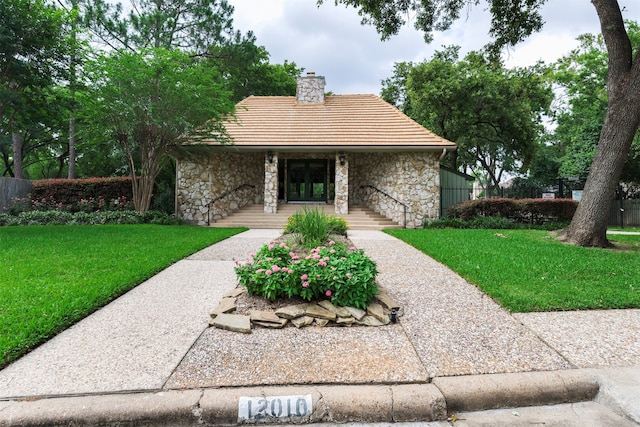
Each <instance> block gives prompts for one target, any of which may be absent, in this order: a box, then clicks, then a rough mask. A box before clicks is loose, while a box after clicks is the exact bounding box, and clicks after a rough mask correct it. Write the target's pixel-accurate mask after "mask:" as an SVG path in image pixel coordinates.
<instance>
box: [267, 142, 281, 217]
mask: <svg viewBox="0 0 640 427" xmlns="http://www.w3.org/2000/svg"><path fill="white" fill-rule="evenodd" d="M271 155H272V156H273V157H272V159H271V161H269V154H266V155H265V157H264V212H265V213H276V212H278V154H277V153H274V154H271Z"/></svg>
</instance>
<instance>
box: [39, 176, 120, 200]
mask: <svg viewBox="0 0 640 427" xmlns="http://www.w3.org/2000/svg"><path fill="white" fill-rule="evenodd" d="M122 196H124V197H125V198H126V199H128V200H131V198H132V186H131V177H126V176H123V177H108V178H80V179H41V180H36V181H33V185H32V188H31V199H32V200H43V199H44V200H53V199H55V201H56V202H57V203H62V204H63V205H65V206H67V205H74V204H78V203H80V202H81V201H82V200H85V201H88V200H92V202H95V203H98V201H99V200H100V199H102V200H103V202H104V201H112V200H116V199H120V198H121V197H122Z"/></svg>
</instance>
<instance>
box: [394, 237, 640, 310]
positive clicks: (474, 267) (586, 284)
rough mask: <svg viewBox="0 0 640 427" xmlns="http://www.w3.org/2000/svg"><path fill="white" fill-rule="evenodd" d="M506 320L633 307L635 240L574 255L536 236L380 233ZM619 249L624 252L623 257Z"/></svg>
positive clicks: (639, 269)
mask: <svg viewBox="0 0 640 427" xmlns="http://www.w3.org/2000/svg"><path fill="white" fill-rule="evenodd" d="M387 233H389V234H391V235H393V236H396V237H398V238H400V239H402V240H404V241H405V242H407V243H409V244H411V245H412V246H414V247H416V248H417V249H419V250H420V251H422V252H424V253H425V254H427V255H429V256H431V257H432V258H434V259H436V260H437V261H439V262H441V263H443V264H446V265H447V266H449V268H451V269H452V270H454V271H455V272H457V273H458V274H460V275H461V276H462V277H464V278H466V279H467V280H468V281H469V282H471V283H473V284H475V285H477V286H478V287H479V288H480V289H481V290H482V291H484V292H485V293H487V294H488V295H489V296H491V297H492V298H494V299H495V300H496V301H498V302H499V303H500V304H501V305H502V306H503V307H505V308H506V309H508V310H509V311H511V312H534V311H554V310H586V309H612V308H638V307H640V236H633V235H611V236H609V238H610V240H611V241H612V242H614V243H615V244H616V245H617V246H618V248H617V249H595V248H581V247H575V246H571V245H566V244H562V243H559V242H558V241H556V239H555V237H553V236H552V235H551V234H549V233H548V232H546V231H540V230H454V229H442V230H434V229H429V230H387ZM622 249H624V250H622Z"/></svg>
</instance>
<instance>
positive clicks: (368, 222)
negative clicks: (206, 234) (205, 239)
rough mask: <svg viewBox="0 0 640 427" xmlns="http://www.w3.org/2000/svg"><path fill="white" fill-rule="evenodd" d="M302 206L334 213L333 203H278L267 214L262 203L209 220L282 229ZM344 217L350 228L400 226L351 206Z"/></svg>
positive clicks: (225, 224) (213, 224) (222, 224)
mask: <svg viewBox="0 0 640 427" xmlns="http://www.w3.org/2000/svg"><path fill="white" fill-rule="evenodd" d="M304 207H307V208H309V209H312V208H316V207H319V208H321V209H322V208H324V211H325V212H326V213H327V215H335V213H334V207H333V205H324V204H322V205H317V204H280V205H278V212H277V213H275V214H269V213H265V212H264V206H263V205H262V204H255V205H248V206H245V207H243V208H241V209H239V210H237V211H234V212H232V213H231V214H230V215H228V216H227V217H225V218H222V219H219V220H217V221H215V222H213V221H212V222H211V227H249V228H276V229H282V228H284V227H285V226H286V225H287V219H288V218H289V217H290V216H291V215H293V214H294V213H295V212H296V211H298V210H302V209H303V208H304ZM338 216H341V217H343V218H345V219H346V221H347V224H348V225H349V229H350V230H382V229H383V228H402V226H401V225H398V224H396V223H395V222H393V221H391V220H390V219H389V218H385V217H384V216H382V215H380V214H377V213H375V212H374V211H373V210H371V209H369V208H366V207H362V206H352V207H350V208H349V213H348V214H347V215H338Z"/></svg>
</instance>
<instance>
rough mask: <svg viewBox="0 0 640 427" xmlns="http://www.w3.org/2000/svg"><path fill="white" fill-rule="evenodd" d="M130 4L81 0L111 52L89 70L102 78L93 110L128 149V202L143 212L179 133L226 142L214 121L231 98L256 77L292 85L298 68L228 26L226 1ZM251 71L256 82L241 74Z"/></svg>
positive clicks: (251, 88)
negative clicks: (274, 62) (271, 59)
mask: <svg viewBox="0 0 640 427" xmlns="http://www.w3.org/2000/svg"><path fill="white" fill-rule="evenodd" d="M131 5H132V8H131V10H130V12H129V13H124V12H123V9H124V8H123V7H122V5H120V4H117V5H113V4H111V3H109V2H107V1H105V0H92V1H89V0H83V7H84V10H85V14H84V15H85V17H86V22H87V23H88V25H89V26H90V27H91V28H92V31H93V32H94V33H95V34H96V35H98V36H99V38H100V39H101V40H102V41H103V43H105V44H106V45H107V46H109V48H110V49H111V50H112V51H114V52H116V53H114V54H108V55H104V56H103V58H101V60H100V61H99V64H98V67H97V70H98V71H96V72H94V74H93V76H100V78H101V79H102V80H101V81H100V83H99V84H98V94H99V96H100V97H101V98H100V104H101V105H102V107H101V109H100V110H99V111H102V112H103V117H104V118H106V119H107V123H108V125H109V127H110V129H111V132H110V134H111V136H112V137H113V138H114V140H115V141H117V142H118V143H119V144H120V145H121V147H123V149H124V151H125V153H126V156H127V158H128V164H129V173H130V174H131V175H132V177H133V178H134V179H133V180H132V182H133V185H134V188H133V195H134V204H135V206H136V209H138V210H140V211H144V210H147V209H148V208H149V206H150V201H151V196H152V193H153V188H154V184H155V179H156V178H157V177H158V176H160V167H161V166H162V165H163V164H167V160H168V158H167V156H169V155H170V154H171V153H172V152H173V151H174V150H176V149H179V147H180V144H181V143H182V142H183V141H184V134H185V133H188V132H196V131H198V132H202V131H207V130H208V131H210V132H214V133H213V134H210V135H209V137H216V135H217V136H221V139H222V140H224V135H225V134H224V132H223V128H222V127H221V125H220V120H221V118H222V115H223V114H230V113H232V112H233V102H232V100H234V99H235V100H239V99H242V97H244V96H246V95H249V94H256V93H255V92H256V91H257V92H260V91H264V90H266V88H265V87H264V86H261V85H260V81H262V82H263V83H264V84H265V85H266V86H269V87H271V88H272V89H273V88H275V89H276V90H280V89H279V85H280V84H281V83H282V84H283V87H287V89H286V90H290V87H291V85H292V82H293V85H295V79H294V78H293V76H291V75H289V74H288V72H290V71H292V70H296V67H295V64H292V65H289V64H287V63H285V65H284V66H283V68H282V69H280V68H278V67H277V66H271V65H270V64H268V63H267V60H268V54H267V52H266V51H265V50H264V48H261V47H258V46H256V45H255V37H254V36H253V34H252V33H250V32H249V33H247V34H246V35H243V34H241V33H240V32H239V31H236V30H234V29H233V20H232V18H231V15H232V13H233V7H232V6H231V5H229V4H228V2H227V1H226V0H184V1H180V2H167V1H165V0H140V1H135V2H133V1H132V2H131ZM138 66H139V67H146V66H149V67H151V69H150V70H149V72H152V74H147V73H146V72H139V71H137V70H136V67H138ZM122 70H126V73H127V74H123V73H122V72H121V71H122ZM253 77H260V78H261V80H260V79H252V80H247V78H253ZM127 79H132V83H133V82H135V84H134V85H133V86H132V85H131V84H130V83H128V82H127ZM147 79H148V80H147ZM90 80H91V79H90ZM167 82H174V83H176V85H175V87H169V86H168V85H167ZM158 85H159V86H158ZM110 86H113V87H110ZM293 87H294V88H295V86H293ZM294 90H295V89H294ZM125 91H126V92H127V93H122V92H125ZM258 94H260V93H258ZM107 100H110V101H111V105H109V104H110V102H108V101H107ZM186 101H188V102H186ZM114 102H115V103H116V104H113V103H114ZM114 105H121V106H122V109H117V108H116V109H114V108H111V107H113V106H114ZM176 107H179V108H176ZM89 108H94V107H93V104H89ZM168 111H170V112H171V114H166V113H167V112H168ZM89 116H90V117H91V119H92V120H99V119H100V116H97V115H95V114H90V115H89ZM163 176H165V175H163ZM165 187H166V186H165Z"/></svg>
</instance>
